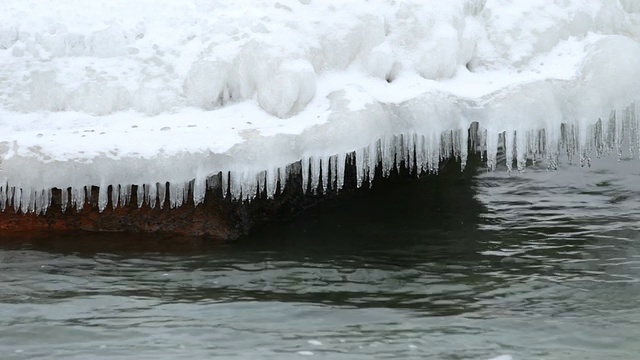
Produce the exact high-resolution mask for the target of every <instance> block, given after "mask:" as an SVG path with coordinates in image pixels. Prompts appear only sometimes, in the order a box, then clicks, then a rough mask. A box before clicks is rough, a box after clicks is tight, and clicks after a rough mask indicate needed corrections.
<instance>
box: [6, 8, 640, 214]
mask: <svg viewBox="0 0 640 360" xmlns="http://www.w3.org/2000/svg"><path fill="white" fill-rule="evenodd" d="M639 40H640V7H639V6H638V4H637V2H636V1H630V0H599V1H591V0H541V1H529V2H526V1H523V2H517V3H515V2H513V1H508V0H456V1H446V2H445V1H439V0H429V1H427V0H405V1H391V0H370V1H364V0H354V1H339V0H323V1H319V0H305V1H297V0H281V1H278V2H273V1H266V0H250V1H244V2H238V1H228V0H218V1H202V0H187V1H181V2H174V1H170V0H162V1H156V0H153V1H152V0H140V1H136V2H130V1H125V0H114V1H109V2H92V3H90V4H87V3H86V2H81V1H79V0H48V1H45V0H43V1H38V2H23V1H18V0H6V1H2V2H0V84H2V86H0V129H1V130H0V209H14V210H19V211H22V212H29V211H33V212H38V213H41V212H44V211H47V209H48V207H49V206H50V203H51V196H52V195H51V189H52V188H59V189H63V191H62V196H63V201H64V202H65V204H63V210H66V211H69V210H70V209H69V208H68V206H67V201H68V204H70V205H71V208H73V209H74V210H80V209H82V208H83V206H86V205H87V203H88V201H91V199H92V197H91V196H90V195H91V192H92V188H93V187H99V189H100V190H99V192H98V199H97V204H91V205H95V206H97V207H98V209H100V210H101V211H104V210H105V209H107V207H108V206H109V204H111V206H112V207H116V206H123V205H125V204H128V203H129V202H130V201H132V199H133V198H134V197H135V198H136V199H137V205H138V206H143V205H144V204H147V205H148V206H151V207H155V206H158V207H163V206H165V203H167V204H168V206H169V207H171V208H173V207H177V206H181V205H183V204H185V203H187V202H190V200H192V202H193V204H195V205H197V204H199V203H201V202H202V201H203V200H204V194H205V192H206V191H207V188H208V187H211V186H212V182H218V181H220V182H221V185H222V187H223V189H222V190H223V194H225V196H232V197H233V198H236V199H251V198H253V197H254V196H256V195H257V194H259V193H262V192H264V191H266V195H267V196H270V197H271V196H273V195H274V194H275V193H276V192H277V191H278V189H280V190H282V189H283V188H284V187H286V186H287V184H286V181H287V179H288V178H289V176H290V175H291V174H290V172H292V171H293V172H296V171H300V172H301V174H302V180H303V188H304V189H305V190H309V191H311V192H312V193H316V192H326V191H328V190H329V189H331V190H332V191H335V190H336V187H337V188H338V189H340V188H341V187H342V186H343V183H344V176H345V173H344V170H345V168H344V164H345V161H354V159H355V165H356V174H357V175H356V181H357V185H359V186H361V185H362V184H363V183H365V182H366V181H368V180H371V179H372V177H373V176H374V170H375V168H376V166H378V164H381V165H382V173H383V174H384V175H388V174H389V173H390V172H391V171H392V170H393V168H394V166H396V165H397V164H398V162H400V161H404V162H405V164H406V165H408V167H409V169H410V170H413V165H414V164H415V167H416V170H417V171H418V172H419V173H425V172H426V173H437V172H438V169H439V166H440V162H441V161H442V160H443V159H446V158H448V157H452V156H453V157H456V158H459V160H460V161H461V162H462V163H463V164H464V163H465V162H466V158H467V156H468V151H467V144H468V143H471V144H472V150H473V151H480V152H481V153H483V155H484V156H485V160H486V163H487V167H488V168H490V169H494V168H495V167H496V166H498V165H501V164H504V165H505V167H506V168H507V169H508V170H510V171H516V170H523V169H525V167H526V165H527V164H528V163H530V162H532V161H542V162H544V163H546V164H547V166H549V168H554V167H555V166H557V163H558V161H562V160H564V159H570V160H571V161H572V162H574V163H577V164H582V165H585V166H588V165H589V163H590V161H591V159H592V157H593V156H602V155H606V154H615V155H617V156H619V157H622V156H632V157H639V156H640V134H639V129H640V127H639V121H640V112H639V111H638V106H639V105H638V104H639V103H640V81H639V79H640V43H639ZM469 129H471V130H469ZM499 153H500V154H503V155H504V158H500V159H498V154H499ZM296 162H300V164H301V167H302V168H301V169H300V167H292V166H290V165H291V164H294V163H296ZM217 174H221V177H220V178H218V177H217ZM132 185H136V186H135V187H133V186H132ZM109 189H111V191H109ZM188 196H192V198H191V199H187V197H188Z"/></svg>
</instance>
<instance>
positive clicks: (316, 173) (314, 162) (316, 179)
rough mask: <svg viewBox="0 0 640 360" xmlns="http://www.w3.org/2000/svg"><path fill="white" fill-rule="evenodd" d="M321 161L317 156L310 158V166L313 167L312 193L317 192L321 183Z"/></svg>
mask: <svg viewBox="0 0 640 360" xmlns="http://www.w3.org/2000/svg"><path fill="white" fill-rule="evenodd" d="M320 162H321V160H320V159H318V158H317V157H315V156H312V157H310V158H309V168H310V169H311V175H310V177H311V193H312V194H317V191H318V184H320Z"/></svg>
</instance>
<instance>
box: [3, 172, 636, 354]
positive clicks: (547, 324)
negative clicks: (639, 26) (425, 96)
mask: <svg viewBox="0 0 640 360" xmlns="http://www.w3.org/2000/svg"><path fill="white" fill-rule="evenodd" d="M639 169H640V164H638V162H637V161H635V162H623V163H621V164H618V163H617V162H615V161H613V162H603V163H602V164H600V165H599V166H594V167H592V168H590V169H581V168H577V167H569V168H563V169H560V170H558V171H555V172H549V171H546V170H545V169H539V168H530V169H527V171H526V172H525V173H523V174H520V173H512V174H508V173H506V172H505V171H497V172H494V173H484V172H482V171H481V172H480V174H478V175H477V176H473V177H472V178H465V179H459V178H458V177H457V176H439V177H435V178H430V179H428V180H424V181H419V182H415V183H412V184H409V185H406V186H403V187H401V188H399V189H395V190H393V191H384V192H372V193H370V194H368V195H366V196H359V197H358V198H357V199H351V200H345V201H342V202H339V203H330V204H328V205H326V206H324V207H322V208H319V209H315V210H313V211H309V212H307V213H305V214H303V215H302V216H301V217H300V218H299V219H298V220H296V221H295V222H293V223H290V224H286V225H278V226H273V227H272V228H269V229H264V230H263V231H261V232H259V233H257V234H255V235H254V236H252V237H251V238H249V239H245V240H243V241H240V242H237V243H232V244H214V243H207V242H200V241H192V240H188V239H158V238H153V237H149V236H129V237H123V236H122V235H109V236H104V235H103V236H89V235H77V236H67V237H65V238H62V239H59V238H58V239H55V238H54V239H43V240H28V241H26V240H20V241H18V240H14V239H4V241H2V243H0V359H36V358H47V359H95V358H104V359H179V358H188V359H204V358H224V359H227V358H228V359H303V358H325V359H371V358H387V359H490V358H494V357H497V356H500V355H510V356H512V357H513V358H514V359H516V360H518V359H638V358H640V283H639V280H640V240H639V238H640V232H639V229H640V221H639V220H640V202H639V200H640V181H638V179H639V177H638V176H639V175H640V170H639Z"/></svg>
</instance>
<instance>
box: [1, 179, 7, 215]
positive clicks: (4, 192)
mask: <svg viewBox="0 0 640 360" xmlns="http://www.w3.org/2000/svg"><path fill="white" fill-rule="evenodd" d="M6 206H7V188H6V184H2V185H0V211H4V209H5V207H6Z"/></svg>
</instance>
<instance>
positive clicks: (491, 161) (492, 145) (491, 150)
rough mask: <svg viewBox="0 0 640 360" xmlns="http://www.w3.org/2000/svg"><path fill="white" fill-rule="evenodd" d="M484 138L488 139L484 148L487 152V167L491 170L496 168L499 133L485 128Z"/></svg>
mask: <svg viewBox="0 0 640 360" xmlns="http://www.w3.org/2000/svg"><path fill="white" fill-rule="evenodd" d="M483 138H484V139H486V141H485V146H484V148H486V152H487V167H488V168H489V170H494V169H495V168H496V158H497V156H498V133H497V132H495V131H489V129H485V130H484V135H483Z"/></svg>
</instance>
